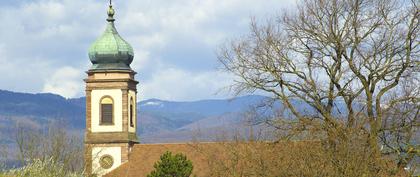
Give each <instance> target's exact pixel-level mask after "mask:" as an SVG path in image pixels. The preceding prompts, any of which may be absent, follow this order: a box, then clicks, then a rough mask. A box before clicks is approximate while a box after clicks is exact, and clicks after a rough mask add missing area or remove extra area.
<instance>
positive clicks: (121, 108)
mask: <svg viewBox="0 0 420 177" xmlns="http://www.w3.org/2000/svg"><path fill="white" fill-rule="evenodd" d="M114 14H115V11H114V9H113V7H112V3H110V5H109V10H108V19H107V22H108V24H107V27H106V30H105V32H104V33H103V34H102V36H101V37H100V38H99V39H97V40H96V41H95V42H94V43H93V44H92V46H91V47H90V49H89V58H90V61H91V62H92V67H91V68H90V69H89V71H87V75H88V76H87V79H85V82H86V132H85V163H86V165H85V166H86V171H87V175H90V174H96V175H98V176H102V175H104V174H106V173H108V172H110V171H112V170H113V169H115V168H117V167H118V166H120V165H121V164H123V163H125V162H127V161H128V158H129V155H130V151H131V149H132V147H133V146H134V144H136V143H138V139H137V136H136V126H137V125H136V122H137V118H136V117H137V115H136V107H137V105H136V103H137V96H136V94H137V89H136V86H137V84H138V82H137V81H136V80H135V78H134V76H135V74H136V72H134V71H133V70H132V69H131V68H130V64H131V62H132V61H133V58H134V53H133V48H132V47H131V46H130V44H128V43H127V42H126V41H125V40H124V39H122V38H121V36H120V35H119V34H118V32H117V30H116V28H115V25H114V22H115V19H114Z"/></svg>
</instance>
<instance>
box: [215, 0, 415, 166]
mask: <svg viewBox="0 0 420 177" xmlns="http://www.w3.org/2000/svg"><path fill="white" fill-rule="evenodd" d="M419 4H420V3H419V1H418V0H412V1H409V0H303V1H301V2H299V3H298V8H297V11H296V12H289V13H284V14H283V15H280V16H276V17H275V18H273V19H271V20H268V21H267V22H266V23H263V24H262V25H260V24H258V23H257V22H256V20H253V22H252V23H251V33H250V34H249V35H248V36H245V37H242V38H239V39H237V40H233V41H232V42H231V43H230V44H228V45H227V46H225V47H222V49H221V51H220V52H219V60H220V62H221V63H222V64H223V67H224V69H225V70H226V71H228V72H230V73H233V74H234V75H236V76H237V78H238V79H237V80H236V82H235V84H234V85H233V87H232V88H233V90H234V91H235V93H237V94H240V93H243V92H253V91H257V90H259V91H265V92H267V93H270V94H271V95H273V98H274V99H277V100H280V101H281V102H282V103H283V104H284V106H285V107H286V108H287V111H286V112H287V114H288V116H289V117H290V115H292V116H293V118H294V119H293V120H297V122H296V121H294V123H293V124H287V127H288V129H289V130H294V132H296V130H298V131H300V132H304V131H307V130H308V129H310V128H311V127H312V128H314V127H316V129H317V130H319V131H320V132H324V134H325V137H327V139H328V141H329V142H330V143H331V144H336V143H337V141H339V142H340V141H347V140H349V139H351V136H352V135H355V136H361V135H362V134H363V135H365V136H366V137H367V138H366V142H367V144H368V147H369V149H370V150H371V152H372V153H371V154H372V156H374V157H377V156H379V155H380V150H381V147H380V144H381V146H382V145H384V146H386V147H385V148H382V149H383V150H384V149H386V150H387V151H388V152H392V153H396V152H398V153H403V152H404V153H411V154H416V153H417V155H418V153H419V151H418V145H417V147H416V145H415V144H414V145H413V144H412V143H413V139H415V138H416V133H417V132H418V126H419V110H420V104H419V100H420V97H419V94H420V89H419V84H420V82H419V76H420V73H419V71H420V59H419V54H420V53H419V52H420V47H419V42H420V39H419V17H420V11H419ZM300 102H302V103H305V104H307V105H309V106H310V107H311V109H313V110H314V111H313V112H314V113H310V114H308V113H303V112H302V111H301V110H299V108H298V106H299V105H298V104H296V103H300ZM338 103H343V105H345V106H342V107H339V106H337V105H338ZM337 109H338V110H337ZM283 116H284V115H283ZM288 120H290V119H288ZM281 122H283V123H284V122H287V120H283V121H281ZM290 132H293V131H290ZM350 132H356V133H354V134H353V133H350ZM417 135H418V133H417ZM417 139H418V138H417ZM410 143H411V144H410ZM412 156H414V155H411V157H410V158H411V159H412ZM406 157H407V158H408V157H409V156H406ZM407 158H404V159H405V160H404V161H405V163H401V165H402V166H404V165H407V163H408V161H410V159H407Z"/></svg>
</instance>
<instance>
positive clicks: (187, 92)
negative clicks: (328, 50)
mask: <svg viewBox="0 0 420 177" xmlns="http://www.w3.org/2000/svg"><path fill="white" fill-rule="evenodd" d="M292 3H294V1H290V0H264V1H261V0H224V1H218V0H171V1H167V0H153V1H138V0H126V1H115V6H114V7H115V8H116V19H117V21H116V27H117V29H118V31H119V32H120V34H121V36H122V37H123V38H124V39H126V40H127V41H128V42H129V43H131V44H132V46H133V48H134V50H135V51H134V52H135V59H134V62H133V64H132V68H133V69H134V70H135V71H136V72H138V73H139V75H138V77H137V78H138V80H140V81H141V82H142V83H144V85H140V88H139V93H142V94H144V96H143V97H145V98H152V97H155V98H167V99H181V100H191V99H193V100H196V99H202V98H214V97H222V96H220V95H214V93H216V92H217V91H218V90H219V89H220V88H221V87H224V86H226V85H225V83H228V82H229V81H230V77H228V76H226V74H224V73H219V72H218V71H216V70H215V68H216V66H217V65H218V62H217V60H216V54H215V50H216V48H217V47H218V46H219V45H221V43H223V41H225V40H226V39H228V38H234V37H238V36H240V35H241V34H246V33H247V31H248V22H249V18H250V17H251V16H256V17H261V18H264V17H265V15H269V14H273V13H275V12H276V11H279V10H281V8H282V7H285V6H289V5H291V4H292ZM0 4H1V6H0V16H1V17H2V18H1V23H2V28H0V39H1V40H0V75H1V76H0V89H7V90H13V91H23V92H53V93H57V94H62V95H63V96H66V97H79V96H83V95H84V90H83V87H84V83H83V81H82V79H83V78H84V77H86V76H85V74H84V71H86V70H88V68H89V67H90V62H89V59H88V56H87V50H88V48H89V45H90V44H91V43H92V42H93V41H95V39H96V38H98V37H99V36H100V35H101V34H102V32H103V31H104V29H105V25H106V21H105V19H106V10H107V3H105V2H103V1H97V0H28V1H23V0H18V1H11V0H6V1H2V2H1V3H0ZM217 81H220V82H217ZM190 82H191V83H190ZM142 89H144V90H142Z"/></svg>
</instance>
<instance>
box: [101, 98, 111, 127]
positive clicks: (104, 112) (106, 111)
mask: <svg viewBox="0 0 420 177" xmlns="http://www.w3.org/2000/svg"><path fill="white" fill-rule="evenodd" d="M100 110H101V111H100V116H101V118H100V125H113V124H114V100H113V99H112V97H110V96H104V97H102V98H101V101H100Z"/></svg>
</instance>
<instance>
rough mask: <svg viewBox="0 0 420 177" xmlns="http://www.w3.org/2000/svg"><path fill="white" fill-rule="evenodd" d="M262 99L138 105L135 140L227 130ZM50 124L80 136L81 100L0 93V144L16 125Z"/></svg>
mask: <svg viewBox="0 0 420 177" xmlns="http://www.w3.org/2000/svg"><path fill="white" fill-rule="evenodd" d="M265 99H266V97H263V96H244V97H239V98H235V99H227V100H223V99H221V100H200V101H191V102H176V101H165V100H159V99H150V100H145V101H140V102H139V103H138V110H137V111H138V114H137V115H139V117H138V119H139V120H138V127H139V128H138V136H139V138H140V139H141V141H142V142H144V143H159V142H176V141H189V140H191V138H192V136H193V134H194V132H195V131H197V130H198V129H200V130H201V131H207V129H216V128H219V127H222V126H227V127H229V126H231V125H230V124H232V123H236V122H238V121H239V120H240V118H241V117H242V112H244V111H245V110H247V109H248V108H249V107H250V106H252V105H256V104H258V103H260V102H262V101H263V100H265ZM221 119H223V120H224V121H221ZM52 121H63V122H65V123H66V125H68V126H67V128H68V129H69V131H71V132H76V133H78V134H79V135H80V136H82V135H83V132H84V128H85V98H84V97H82V98H76V99H66V98H64V97H62V96H59V95H55V94H50V93H41V94H29V93H18V92H11V91H5V90H0V133H1V134H0V144H2V143H3V144H4V143H12V142H13V140H12V139H11V137H13V136H12V134H13V133H14V131H15V130H14V128H13V127H15V126H16V125H17V124H19V125H21V126H22V125H23V126H26V127H30V128H35V129H41V128H44V127H45V125H47V124H48V123H49V122H52ZM165 134H170V135H171V136H170V138H169V139H168V137H162V135H165ZM186 134H189V136H187V135H186ZM159 137H161V138H159Z"/></svg>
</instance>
